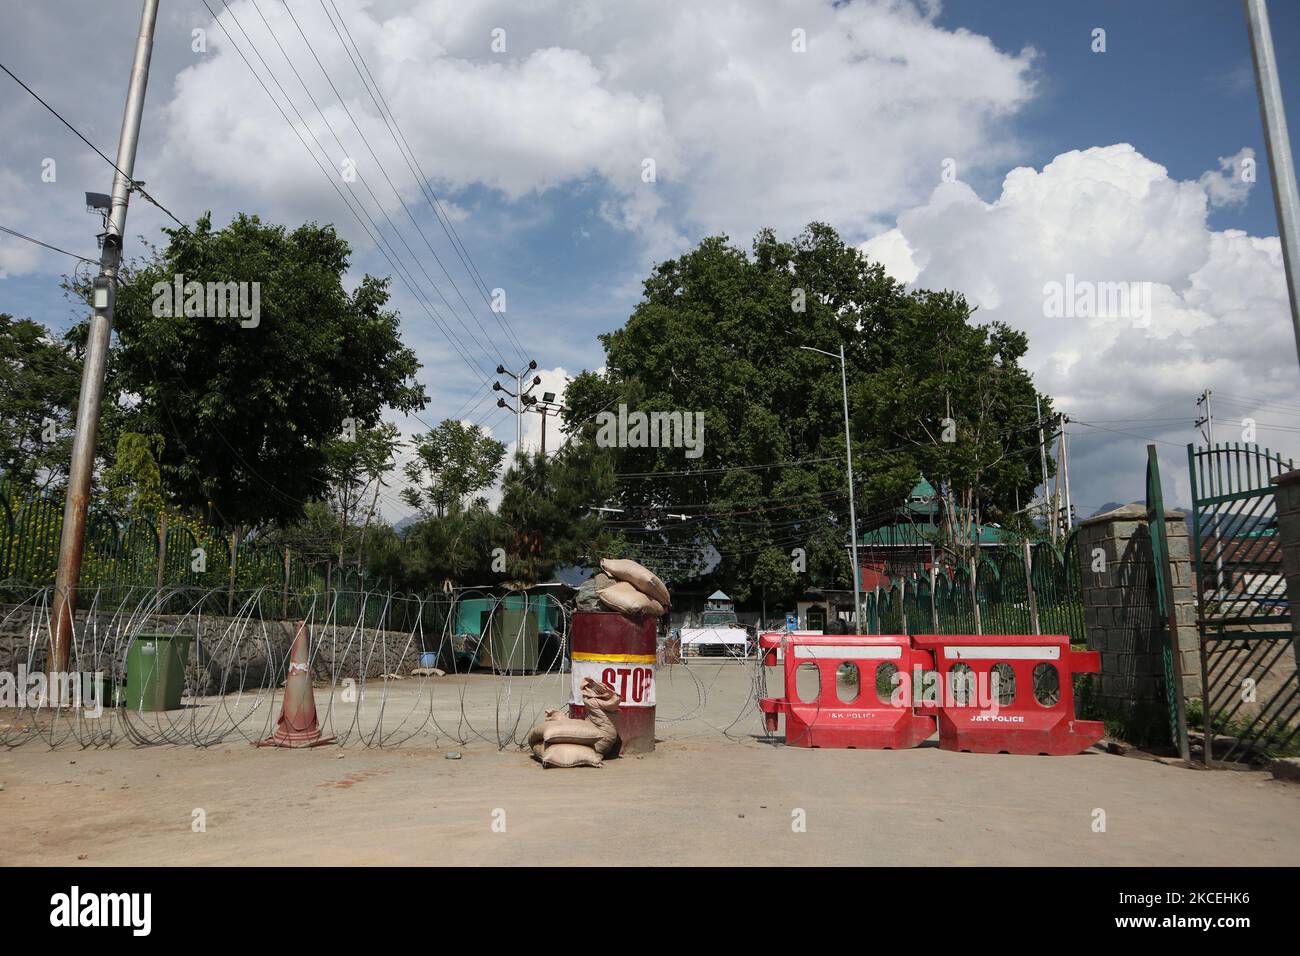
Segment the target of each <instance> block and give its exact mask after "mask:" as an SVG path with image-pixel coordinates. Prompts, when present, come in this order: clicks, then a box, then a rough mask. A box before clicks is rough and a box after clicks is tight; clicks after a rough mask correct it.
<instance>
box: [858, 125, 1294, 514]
mask: <svg viewBox="0 0 1300 956" xmlns="http://www.w3.org/2000/svg"><path fill="white" fill-rule="evenodd" d="M1238 155H1239V157H1240V155H1241V154H1238ZM1237 158H1238V157H1234V158H1232V159H1231V160H1229V161H1227V162H1228V163H1229V164H1231V163H1232V162H1235V161H1236V159H1237ZM1224 168H1227V167H1226V166H1225V167H1224ZM1217 175H1218V174H1210V176H1211V179H1210V180H1208V181H1207V180H1206V179H1205V178H1204V177H1203V178H1202V179H1201V180H1200V181H1199V182H1180V181H1178V180H1175V179H1172V178H1170V176H1169V174H1168V172H1167V171H1166V170H1165V169H1164V167H1162V166H1160V165H1158V164H1156V163H1154V162H1152V161H1150V160H1149V159H1147V158H1146V157H1144V156H1142V155H1141V154H1140V153H1138V152H1137V151H1136V150H1135V149H1134V148H1133V147H1132V146H1129V145H1128V144H1117V145H1114V146H1107V147H1098V148H1092V149H1087V150H1078V151H1072V152H1068V153H1063V154H1061V155H1059V156H1057V157H1056V158H1055V159H1053V160H1052V162H1050V163H1048V164H1047V165H1046V166H1045V167H1044V168H1043V169H1042V170H1041V171H1039V170H1034V169H1030V168H1017V169H1013V170H1012V171H1011V172H1010V173H1008V174H1007V176H1006V178H1005V180H1004V182H1003V185H1002V190H1001V193H1000V195H998V196H997V198H995V199H994V200H993V201H992V202H988V203H985V202H982V201H981V200H980V199H979V198H978V196H976V195H975V193H974V192H973V191H972V190H971V189H970V188H969V187H967V186H966V185H965V184H963V183H961V182H956V183H949V184H943V185H941V186H939V187H938V188H937V189H935V191H934V193H933V194H932V195H931V196H930V198H929V200H928V201H927V202H925V203H923V204H922V205H919V206H917V207H915V208H913V209H909V210H907V211H906V212H904V213H902V214H901V215H900V216H899V217H898V225H897V227H896V228H895V229H891V230H887V231H885V232H883V233H881V234H880V235H879V236H877V237H875V238H873V239H871V240H869V241H867V242H865V243H863V244H862V246H861V248H862V249H863V251H864V252H865V253H866V254H867V255H869V256H871V257H873V258H875V259H877V260H878V261H880V262H882V263H883V264H884V265H885V266H886V267H887V268H888V269H889V270H890V272H891V274H893V275H894V276H895V277H896V278H898V279H900V280H903V281H908V282H914V283H915V284H917V285H919V286H924V287H927V288H951V289H958V290H961V291H963V292H964V293H965V294H966V296H967V298H968V300H969V301H970V302H971V304H973V305H977V306H979V312H978V314H977V317H976V320H977V321H989V320H993V319H998V320H1001V321H1004V322H1006V323H1008V324H1009V325H1011V326H1013V327H1016V328H1020V329H1023V330H1024V331H1026V332H1027V333H1028V335H1029V341H1030V352H1029V355H1028V356H1027V364H1028V366H1029V367H1030V369H1031V370H1032V371H1033V372H1034V374H1035V379H1036V381H1037V383H1038V385H1039V388H1040V389H1041V390H1043V391H1046V392H1047V393H1049V394H1051V395H1054V396H1055V397H1056V398H1057V402H1058V407H1059V408H1060V409H1061V410H1064V411H1066V412H1068V413H1069V414H1071V415H1072V417H1074V418H1075V419H1077V420H1078V421H1080V422H1093V423H1095V425H1097V426H1101V427H1105V428H1107V429H1111V431H1102V430H1100V427H1096V428H1091V429H1090V428H1088V427H1087V426H1084V425H1082V424H1080V425H1075V426H1072V430H1071V434H1072V448H1071V463H1072V464H1071V470H1072V472H1073V473H1074V474H1072V478H1071V480H1072V487H1073V489H1075V492H1076V493H1075V497H1076V498H1077V499H1080V500H1082V501H1083V502H1084V503H1085V504H1091V505H1099V504H1102V503H1104V502H1106V501H1108V500H1115V499H1120V500H1128V499H1130V498H1132V497H1134V495H1135V493H1140V489H1141V487H1142V485H1141V474H1142V471H1141V467H1142V464H1141V462H1142V459H1143V458H1144V456H1145V450H1144V449H1143V447H1142V445H1143V444H1144V442H1143V441H1142V438H1141V437H1132V436H1150V437H1152V438H1156V439H1159V440H1162V441H1168V442H1173V443H1175V444H1183V443H1186V442H1187V441H1190V440H1192V438H1193V437H1194V436H1193V432H1192V430H1191V421H1192V419H1193V418H1194V417H1195V416H1196V406H1195V399H1196V396H1197V395H1198V394H1199V393H1200V391H1201V390H1202V389H1203V388H1206V387H1210V388H1213V389H1215V390H1216V392H1217V391H1219V390H1222V391H1223V392H1224V393H1231V394H1233V395H1235V396H1236V399H1233V400H1228V399H1224V400H1223V401H1222V402H1221V403H1220V405H1219V407H1218V409H1217V410H1216V411H1217V412H1218V419H1219V424H1220V425H1221V426H1223V430H1222V431H1218V430H1216V436H1217V437H1218V438H1219V440H1224V441H1227V440H1239V439H1240V436H1239V434H1238V431H1239V427H1238V423H1239V419H1240V418H1242V417H1245V416H1246V415H1247V414H1250V413H1252V412H1253V413H1254V415H1255V417H1257V419H1258V420H1259V421H1261V422H1273V423H1279V424H1284V423H1285V422H1284V419H1285V415H1286V413H1285V412H1281V413H1279V412H1276V411H1275V412H1273V413H1268V412H1266V411H1260V409H1261V408H1267V405H1266V404H1264V403H1269V402H1277V401H1284V402H1294V396H1295V388H1296V358H1295V342H1294V340H1293V335H1292V331H1291V322H1290V314H1289V305H1288V301H1287V294H1286V288H1285V284H1284V278H1283V271H1282V260H1281V247H1280V244H1279V242H1278V240H1277V238H1275V237H1270V238H1259V237H1253V236H1248V235H1246V234H1245V233H1243V232H1241V231H1238V230H1226V231H1216V230H1214V229H1211V228H1210V227H1209V225H1208V223H1207V209H1208V207H1209V205H1210V203H1211V201H1212V200H1213V199H1214V195H1215V191H1216V190H1218V191H1219V192H1218V195H1219V196H1220V197H1222V195H1223V192H1222V184H1221V183H1220V182H1219V181H1218V179H1217V178H1216V177H1217ZM1234 188H1235V187H1234ZM1067 281H1069V282H1070V283H1074V284H1078V283H1098V284H1100V283H1140V284H1147V285H1146V288H1147V289H1149V291H1150V309H1149V315H1148V316H1147V317H1145V318H1144V317H1142V316H1137V315H1134V316H1131V317H1128V318H1116V317H1105V316H1101V315H1096V314H1093V315H1078V314H1073V315H1071V316H1070V317H1059V318H1054V317H1052V315H1051V314H1050V310H1048V309H1045V307H1044V305H1045V287H1048V286H1049V285H1050V284H1054V283H1055V284H1059V285H1063V284H1065V283H1066V282H1067ZM1230 402H1231V404H1230ZM1180 417H1181V418H1182V419H1183V420H1181V421H1180V420H1179V419H1180ZM1280 419H1281V420H1280ZM1229 425H1231V426H1232V427H1229ZM1116 431H1121V432H1127V433H1129V435H1128V436H1124V435H1117V434H1115V432H1116ZM1290 435H1291V433H1289V432H1285V431H1278V432H1274V433H1273V434H1271V435H1270V434H1269V433H1268V432H1266V431H1265V430H1263V429H1261V431H1260V436H1261V437H1260V443H1261V444H1271V445H1273V446H1274V447H1279V446H1280V447H1282V448H1284V449H1290V450H1300V449H1296V447H1295V445H1296V443H1295V442H1294V441H1292V440H1291V438H1290ZM1160 449H1161V455H1162V457H1163V458H1165V459H1167V460H1168V459H1172V461H1168V463H1167V464H1166V468H1165V477H1166V479H1169V478H1170V476H1171V475H1172V476H1175V477H1176V480H1175V481H1172V482H1171V487H1172V488H1173V489H1174V491H1175V494H1176V497H1177V500H1179V501H1180V502H1182V503H1184V504H1186V503H1187V500H1188V495H1187V481H1186V477H1185V475H1186V468H1185V466H1184V465H1183V461H1184V460H1185V459H1184V457H1183V455H1182V453H1181V452H1180V451H1179V450H1178V449H1177V448H1171V447H1169V446H1167V445H1162V446H1160ZM1079 489H1086V491H1085V492H1084V495H1083V496H1082V497H1081V496H1080V495H1079V492H1078V490H1079Z"/></svg>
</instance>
